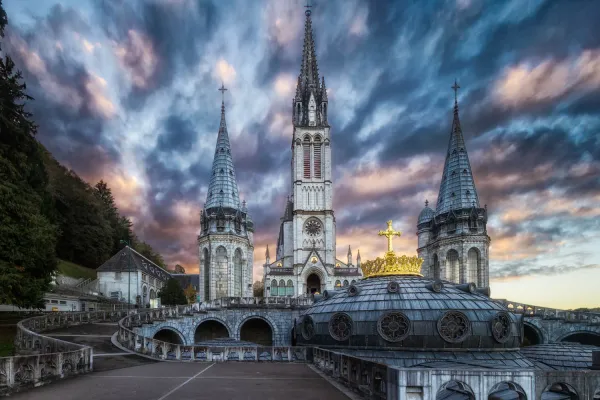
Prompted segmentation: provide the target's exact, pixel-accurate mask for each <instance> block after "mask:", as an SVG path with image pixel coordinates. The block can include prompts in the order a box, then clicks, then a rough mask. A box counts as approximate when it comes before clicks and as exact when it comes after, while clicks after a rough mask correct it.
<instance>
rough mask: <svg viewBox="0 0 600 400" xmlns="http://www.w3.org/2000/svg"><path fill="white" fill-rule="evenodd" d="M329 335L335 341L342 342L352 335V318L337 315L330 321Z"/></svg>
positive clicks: (343, 314) (345, 315)
mask: <svg viewBox="0 0 600 400" xmlns="http://www.w3.org/2000/svg"><path fill="white" fill-rule="evenodd" d="M329 334H330V335H331V337H332V338H334V339H335V340H337V341H339V342H342V341H344V340H348V339H349V338H350V336H351V335H352V318H350V316H349V315H348V314H345V313H336V314H334V315H333V316H332V317H331V319H330V320H329Z"/></svg>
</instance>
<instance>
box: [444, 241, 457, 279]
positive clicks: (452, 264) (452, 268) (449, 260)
mask: <svg viewBox="0 0 600 400" xmlns="http://www.w3.org/2000/svg"><path fill="white" fill-rule="evenodd" d="M446 279H447V280H449V281H451V282H454V283H459V282H460V256H459V254H458V251H456V250H455V249H450V250H448V252H447V253H446Z"/></svg>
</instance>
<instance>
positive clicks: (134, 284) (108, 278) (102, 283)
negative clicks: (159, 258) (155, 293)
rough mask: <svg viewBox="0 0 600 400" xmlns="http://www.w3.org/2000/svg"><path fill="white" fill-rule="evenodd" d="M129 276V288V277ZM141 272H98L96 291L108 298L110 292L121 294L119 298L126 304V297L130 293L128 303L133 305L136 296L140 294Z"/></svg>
mask: <svg viewBox="0 0 600 400" xmlns="http://www.w3.org/2000/svg"><path fill="white" fill-rule="evenodd" d="M130 274H131V287H130V281H129V279H130V277H129V275H130ZM141 278H142V274H141V271H131V272H128V271H123V272H120V273H119V272H114V271H98V289H99V290H100V292H101V293H103V294H104V296H106V297H110V293H111V292H119V291H120V292H121V298H124V299H125V301H126V302H127V297H128V296H127V295H128V293H131V296H130V300H129V303H132V304H134V303H135V299H136V296H137V295H138V294H139V295H141V294H142V287H141Z"/></svg>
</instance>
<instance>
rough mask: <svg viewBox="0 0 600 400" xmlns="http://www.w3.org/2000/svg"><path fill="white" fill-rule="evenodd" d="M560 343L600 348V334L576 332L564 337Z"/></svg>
mask: <svg viewBox="0 0 600 400" xmlns="http://www.w3.org/2000/svg"><path fill="white" fill-rule="evenodd" d="M560 341H561V342H571V343H579V344H587V345H592V346H600V334H597V333H595V332H576V333H572V334H570V335H567V336H565V337H563V338H562V339H561V340H560Z"/></svg>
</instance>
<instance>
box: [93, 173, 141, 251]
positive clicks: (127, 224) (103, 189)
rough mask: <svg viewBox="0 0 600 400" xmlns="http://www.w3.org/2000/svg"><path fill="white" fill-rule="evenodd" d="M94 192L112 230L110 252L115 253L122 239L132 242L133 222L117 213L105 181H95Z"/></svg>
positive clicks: (113, 199)
mask: <svg viewBox="0 0 600 400" xmlns="http://www.w3.org/2000/svg"><path fill="white" fill-rule="evenodd" d="M94 193H95V195H96V197H97V198H98V199H99V200H100V202H101V204H102V207H103V210H104V218H105V219H106V220H107V221H108V223H109V225H110V228H111V230H112V242H113V243H112V250H111V252H110V253H111V254H115V253H117V252H118V251H119V250H120V249H121V247H122V244H121V241H122V240H124V241H126V242H128V243H133V242H134V240H135V235H134V234H133V230H132V226H133V224H132V223H131V221H130V220H129V219H128V218H126V217H122V216H121V215H120V214H119V209H118V208H117V205H116V203H115V198H114V197H113V194H112V191H111V190H110V188H109V187H108V184H107V183H106V182H104V181H103V180H100V182H98V183H96V186H94Z"/></svg>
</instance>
